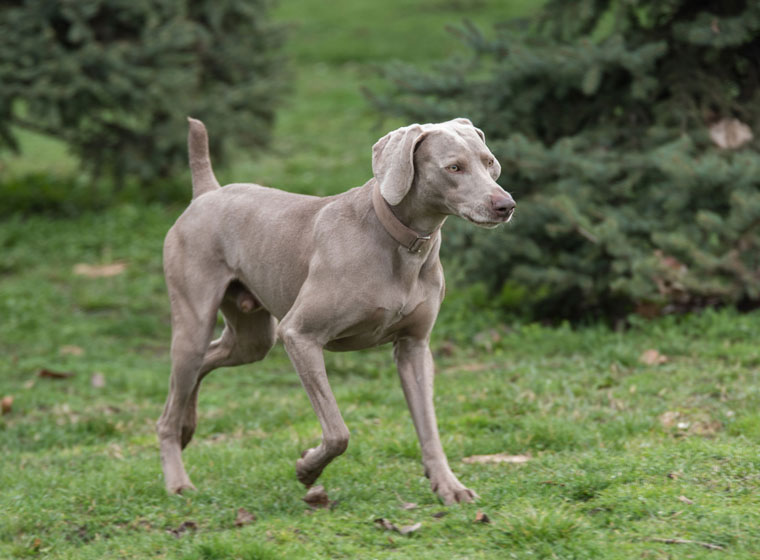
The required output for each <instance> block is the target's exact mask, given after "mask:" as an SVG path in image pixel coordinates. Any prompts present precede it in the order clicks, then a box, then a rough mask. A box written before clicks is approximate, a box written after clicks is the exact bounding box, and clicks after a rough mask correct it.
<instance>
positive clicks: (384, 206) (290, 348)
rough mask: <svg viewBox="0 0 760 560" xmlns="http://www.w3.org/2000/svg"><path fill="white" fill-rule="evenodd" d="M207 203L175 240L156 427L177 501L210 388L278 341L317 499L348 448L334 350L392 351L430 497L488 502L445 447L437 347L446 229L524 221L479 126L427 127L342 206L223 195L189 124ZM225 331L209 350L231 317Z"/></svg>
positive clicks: (386, 139) (201, 198)
mask: <svg viewBox="0 0 760 560" xmlns="http://www.w3.org/2000/svg"><path fill="white" fill-rule="evenodd" d="M189 121H190V132H189V137H188V144H189V151H190V168H191V170H192V179H193V201H192V203H191V204H190V206H189V207H188V208H187V210H185V212H184V213H183V214H182V215H181V216H180V217H179V219H178V220H177V222H176V223H175V224H174V226H173V227H172V228H171V229H170V230H169V233H168V234H167V235H166V240H165V243H164V273H165V275H166V283H167V286H168V290H169V298H170V300H171V316H172V345H171V358H172V370H171V380H170V383H169V395H168V398H167V400H166V406H165V407H164V411H163V414H162V415H161V418H160V419H159V421H158V424H157V431H158V439H159V442H160V445H161V463H162V466H163V471H164V479H165V482H166V488H167V490H168V491H169V492H176V493H181V492H182V491H184V490H187V489H193V488H194V487H193V485H192V483H191V482H190V478H189V477H188V476H187V473H186V472H185V468H184V466H183V464H182V449H183V448H184V447H185V446H186V445H187V444H188V443H189V442H190V439H191V438H192V437H193V432H194V431H195V426H196V423H197V417H196V407H197V400H198V388H199V386H200V383H201V380H202V379H203V377H204V376H205V375H206V374H207V373H209V372H210V371H212V370H213V369H215V368H218V367H222V366H235V365H240V364H247V363H251V362H255V361H257V360H261V359H262V358H264V356H266V354H267V352H268V351H269V349H270V348H271V347H272V345H273V344H274V342H275V339H276V338H277V337H279V338H280V339H281V340H282V342H283V344H284V345H285V350H286V351H287V353H288V356H290V360H291V361H292V362H293V366H294V367H295V369H296V371H297V372H298V375H299V377H300V378H301V382H302V384H303V386H304V389H306V392H307V393H308V395H309V399H310V400H311V404H312V406H313V407H314V412H316V414H317V418H318V419H319V423H320V424H321V426H322V442H321V443H320V444H319V445H318V446H317V447H314V448H312V449H308V450H306V451H304V453H303V454H302V456H301V458H300V459H298V461H297V462H296V474H297V476H298V480H300V481H301V482H302V483H303V484H305V485H306V486H307V487H308V486H310V485H311V484H313V483H314V481H316V480H317V478H318V477H319V475H320V474H321V472H322V470H323V469H324V468H325V467H326V466H327V464H328V463H329V462H330V461H332V459H334V458H335V457H337V456H338V455H340V454H341V453H343V452H344V451H345V450H346V447H347V446H348V436H349V432H348V428H347V427H346V424H345V423H344V422H343V418H342V416H341V414H340V410H338V405H337V403H336V402H335V397H334V396H333V393H332V391H331V389H330V385H329V383H328V380H327V374H326V372H325V364H324V357H323V350H324V349H328V350H334V351H346V350H358V349H361V348H370V347H373V346H378V345H381V344H385V343H388V342H392V343H393V349H394V354H393V355H394V358H395V361H396V364H397V366H398V373H399V377H400V378H401V385H402V386H403V389H404V395H405V397H406V400H407V403H408V405H409V410H410V412H411V415H412V419H413V421H414V427H415V429H416V430H417V436H418V438H419V441H420V446H421V448H422V461H423V464H424V467H425V474H426V476H427V477H428V478H429V479H430V484H431V487H432V489H433V491H434V492H436V493H437V494H438V495H439V496H440V497H441V498H442V499H443V501H444V502H445V503H446V504H451V503H454V502H469V501H471V500H473V499H474V498H476V497H477V494H475V492H473V491H472V490H469V489H468V488H466V487H465V486H464V485H462V483H461V482H459V480H457V478H456V476H454V473H453V472H451V469H450V468H449V465H448V461H447V459H446V455H445V454H444V452H443V447H442V446H441V441H440V438H439V436H438V426H437V424H436V418H435V410H434V409H433V358H432V355H431V353H430V347H429V339H430V332H431V330H432V328H433V323H434V322H435V319H436V316H437V315H438V309H439V307H440V304H441V300H442V299H443V293H444V278H443V269H442V268H441V263H440V261H439V258H438V251H439V248H440V245H441V234H440V228H441V226H442V225H443V222H444V221H445V220H446V217H447V216H449V215H456V216H460V217H462V218H465V219H466V220H468V221H470V222H472V223H474V224H477V225H479V226H482V227H489V228H490V227H496V226H497V225H498V224H500V223H503V222H507V221H509V219H510V218H511V217H512V213H513V211H514V208H515V203H514V201H513V200H512V197H511V196H510V195H509V194H508V193H507V192H506V191H504V190H503V189H502V188H501V187H500V186H499V185H498V184H496V181H495V180H496V178H497V177H498V176H499V173H500V170H501V168H500V166H499V163H498V161H496V158H494V156H493V154H492V153H491V152H490V151H489V149H488V148H487V147H486V144H485V138H484V136H483V133H482V132H481V131H480V130H479V129H477V128H475V127H474V126H473V125H472V123H471V122H470V121H469V120H467V119H461V118H460V119H454V120H452V121H448V122H444V123H440V124H423V125H419V124H413V125H411V126H406V127H403V128H399V129H398V130H394V131H393V132H390V133H389V134H386V135H385V136H383V137H382V138H381V139H380V140H379V141H378V142H377V143H376V144H375V145H374V146H373V148H372V171H373V172H374V178H372V179H370V180H369V181H368V182H367V183H366V184H365V185H364V186H361V187H357V188H354V189H351V190H349V191H348V192H345V193H342V194H339V195H336V196H329V197H324V198H320V197H315V196H304V195H297V194H292V193H287V192H283V191H280V190H276V189H270V188H266V187H262V186H259V185H253V184H232V185H228V186H226V187H224V188H220V186H219V183H218V182H217V180H216V178H215V177H214V173H213V171H212V169H211V162H210V159H209V154H208V137H207V135H206V129H205V127H204V126H203V123H201V122H200V121H197V120H194V119H189ZM219 310H221V312H222V314H223V316H224V322H225V327H224V331H223V332H222V335H221V336H220V337H219V338H218V339H216V340H213V341H212V340H211V339H212V336H213V331H214V326H215V324H216V319H217V312H218V311H219Z"/></svg>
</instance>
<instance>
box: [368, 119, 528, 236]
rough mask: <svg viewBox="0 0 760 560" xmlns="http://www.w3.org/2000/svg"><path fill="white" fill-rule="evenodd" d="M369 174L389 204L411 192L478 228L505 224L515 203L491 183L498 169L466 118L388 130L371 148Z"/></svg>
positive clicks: (479, 136)
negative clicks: (370, 169)
mask: <svg viewBox="0 0 760 560" xmlns="http://www.w3.org/2000/svg"><path fill="white" fill-rule="evenodd" d="M372 171H373V172H374V175H375V179H376V180H377V182H378V185H379V187H380V193H381V194H382V195H383V198H384V199H385V200H386V201H387V202H388V204H390V205H391V206H396V205H398V204H399V203H400V202H401V201H402V200H403V199H404V197H406V196H407V195H408V194H409V193H410V191H412V190H414V196H416V197H418V198H419V199H420V200H424V201H425V202H426V204H429V205H430V208H431V210H433V211H435V212H439V213H441V214H445V215H455V216H459V217H461V218H464V219H466V220H468V221H470V222H472V223H474V224H476V225H478V226H481V227H496V226H497V225H498V224H500V223H504V222H508V221H509V220H510V219H511V218H512V214H513V213H514V209H515V202H514V200H512V197H511V196H510V195H509V193H508V192H506V191H505V190H504V189H502V188H501V187H500V186H499V185H498V184H497V183H496V179H497V178H498V177H499V174H500V173H501V165H499V162H498V161H497V160H496V158H495V157H494V155H493V154H492V153H491V151H490V150H489V149H488V147H487V146H486V143H485V135H484V134H483V132H482V131H481V130H480V129H478V128H475V127H474V126H473V124H472V123H471V122H470V121H469V120H468V119H462V118H460V119H454V120H451V121H447V122H444V123H437V124H423V125H419V124H413V125H410V126H405V127H402V128H399V129H398V130H394V131H393V132H389V133H388V134H386V135H385V136H383V137H382V138H381V139H380V140H378V141H377V143H376V144H375V145H374V146H373V148H372Z"/></svg>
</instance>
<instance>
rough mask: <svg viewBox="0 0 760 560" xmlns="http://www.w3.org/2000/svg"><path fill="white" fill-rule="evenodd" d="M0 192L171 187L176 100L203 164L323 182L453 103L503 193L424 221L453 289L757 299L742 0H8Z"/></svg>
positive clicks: (748, 38)
mask: <svg viewBox="0 0 760 560" xmlns="http://www.w3.org/2000/svg"><path fill="white" fill-rule="evenodd" d="M0 18H2V24H3V29H4V32H3V34H2V39H0V51H1V52H2V54H1V55H0V119H1V120H0V145H1V146H2V148H3V151H2V152H0V158H1V159H0V199H1V200H2V210H0V212H1V213H2V215H3V216H5V217H7V216H11V215H32V214H40V213H42V214H45V215H49V216H54V217H76V216H77V215H79V214H80V213H82V212H86V211H91V210H101V209H103V208H107V207H111V206H114V205H118V204H122V203H131V204H151V203H160V204H164V205H173V204H180V205H181V204H184V203H185V202H186V201H187V199H188V197H189V188H188V174H187V171H186V163H185V161H186V153H185V152H186V149H185V120H184V117H185V115H188V114H189V115H194V116H196V117H198V118H201V119H202V120H204V121H205V122H206V123H207V125H208V128H209V130H210V136H211V146H212V151H213V158H212V159H213V161H214V163H215V167H216V169H217V170H218V171H217V172H218V174H219V176H220V179H221V180H222V181H223V182H225V181H226V182H231V181H252V182H258V183H261V184H265V185H271V186H276V187H278V188H283V189H286V190H290V191H293V192H301V193H310V194H318V195H325V194H333V193H337V192H341V191H344V190H346V189H348V188H350V187H352V186H356V185H360V184H362V183H363V182H364V181H366V180H367V178H369V176H370V173H371V168H370V149H371V146H372V144H373V142H374V141H375V140H376V139H377V138H379V137H380V136H382V135H383V134H384V133H385V132H386V131H388V130H390V129H393V128H395V127H397V126H400V125H403V124H408V123H409V122H429V121H438V120H445V119H449V118H453V117H457V116H466V117H469V118H470V119H471V120H473V122H475V123H476V125H478V126H479V127H480V128H482V129H483V130H484V131H485V133H486V135H487V138H488V143H489V146H491V148H492V150H493V151H494V152H495V154H496V155H497V157H498V158H499V159H500V160H501V163H502V167H503V170H504V171H503V174H502V178H501V184H502V185H503V186H504V187H505V188H506V189H507V190H509V191H510V192H511V193H512V194H513V196H514V197H515V198H516V200H517V201H518V204H519V211H518V212H517V214H516V218H515V220H514V221H513V223H511V224H510V225H508V226H507V227H506V228H503V229H502V230H500V231H498V232H479V231H476V230H474V228H472V227H470V226H467V225H464V224H453V223H452V224H450V225H449V226H448V227H447V231H446V234H447V242H446V243H445V244H444V251H445V254H444V257H445V259H446V260H447V261H448V262H450V263H451V266H453V267H455V269H456V270H451V272H452V273H453V278H454V280H455V284H456V281H457V279H458V278H459V277H460V276H461V277H462V278H466V282H464V284H466V286H467V288H466V289H467V290H468V291H469V294H468V296H467V298H468V299H469V300H470V303H471V304H477V303H478V301H479V300H482V301H485V300H487V301H488V306H489V307H493V305H494V302H495V303H496V304H497V305H498V307H499V308H500V310H501V311H502V312H503V313H504V314H506V315H507V316H510V317H517V318H520V319H529V320H535V319H539V320H558V319H570V320H573V321H579V320H589V319H591V320H595V319H599V318H601V319H603V320H605V321H612V322H619V321H623V320H625V318H626V317H627V316H629V314H631V313H637V314H640V315H644V316H647V317H653V316H657V315H661V314H667V313H673V312H682V311H685V310H690V309H695V308H702V307H705V306H722V305H731V306H738V307H739V308H741V309H749V308H753V307H755V306H756V305H757V302H758V301H760V287H759V286H760V247H759V246H758V245H759V243H760V233H759V231H760V230H759V226H760V193H759V192H758V185H759V184H760V158H759V157H758V146H759V144H758V140H757V138H756V136H757V135H756V134H755V131H757V130H758V126H759V125H760V93H759V90H758V84H759V83H760V38H758V35H759V34H760V7H759V6H758V4H757V3H756V2H748V1H740V0H734V1H731V2H718V1H715V2H701V3H699V4H695V3H693V2H687V1H677V0H670V1H668V2H654V1H645V0H626V1H622V0H621V1H591V0H574V1H570V2H551V1H550V2H546V3H541V2H530V1H527V0H510V1H501V0H420V1H417V2H410V1H405V0H391V1H388V2H383V3H372V2H354V1H349V0H338V1H335V2H330V3H328V4H325V5H320V6H319V8H316V7H315V5H314V4H313V3H310V2H306V1H290V2H279V3H273V2H270V1H269V0H260V1H242V0H241V1H239V2H235V1H229V2H223V3H214V2H194V1H181V0H161V1H159V0H156V1H153V2H143V3H137V4H135V3H132V2H119V1H113V0H111V1H106V0H83V1H81V2H76V3H59V2H31V3H10V4H6V5H4V6H3V7H2V8H1V9H0Z"/></svg>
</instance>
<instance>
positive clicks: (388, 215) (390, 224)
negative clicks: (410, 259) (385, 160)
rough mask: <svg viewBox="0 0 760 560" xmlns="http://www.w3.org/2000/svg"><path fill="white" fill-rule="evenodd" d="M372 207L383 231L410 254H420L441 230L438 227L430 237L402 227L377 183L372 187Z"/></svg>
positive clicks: (404, 226)
mask: <svg viewBox="0 0 760 560" xmlns="http://www.w3.org/2000/svg"><path fill="white" fill-rule="evenodd" d="M372 206H373V207H374V208H375V214H377V218H378V220H380V223H381V224H383V227H384V228H385V231H387V232H388V234H389V235H390V236H391V237H392V238H393V239H395V240H396V241H398V242H399V243H401V245H403V246H404V247H406V248H407V249H409V252H411V253H420V252H422V249H423V247H425V245H426V244H427V242H428V241H430V240H431V239H432V238H433V236H434V235H435V234H436V232H437V231H438V230H439V229H441V226H438V227H437V228H435V230H433V231H432V232H431V233H430V235H420V234H419V233H417V232H416V231H414V230H413V229H412V228H410V227H408V226H406V225H404V224H403V223H402V222H401V220H399V219H398V218H397V217H396V215H395V214H394V213H393V210H391V207H390V204H388V202H387V201H386V200H385V199H384V198H383V195H382V194H380V186H379V185H378V184H377V183H376V184H375V185H373V186H372Z"/></svg>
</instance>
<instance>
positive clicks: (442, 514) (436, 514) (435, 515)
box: [431, 511, 449, 519]
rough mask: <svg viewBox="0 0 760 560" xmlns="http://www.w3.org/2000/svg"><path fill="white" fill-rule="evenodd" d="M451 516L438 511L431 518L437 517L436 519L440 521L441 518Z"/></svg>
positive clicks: (445, 512) (446, 512)
mask: <svg viewBox="0 0 760 560" xmlns="http://www.w3.org/2000/svg"><path fill="white" fill-rule="evenodd" d="M448 514H449V512H448V511H437V512H435V513H434V514H433V515H431V517H435V518H436V519H440V518H441V517H446V516H447V515H448Z"/></svg>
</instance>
